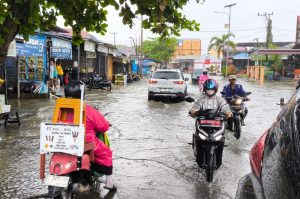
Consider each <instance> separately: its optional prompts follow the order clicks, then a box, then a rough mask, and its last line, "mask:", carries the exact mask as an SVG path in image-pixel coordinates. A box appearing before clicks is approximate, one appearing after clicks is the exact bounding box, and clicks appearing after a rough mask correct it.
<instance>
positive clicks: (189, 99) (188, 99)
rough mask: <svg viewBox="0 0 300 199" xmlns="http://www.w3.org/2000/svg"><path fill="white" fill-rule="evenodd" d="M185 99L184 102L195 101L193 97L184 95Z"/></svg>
mask: <svg viewBox="0 0 300 199" xmlns="http://www.w3.org/2000/svg"><path fill="white" fill-rule="evenodd" d="M185 101H186V102H189V103H192V102H194V101H195V99H194V98H192V97H186V98H185Z"/></svg>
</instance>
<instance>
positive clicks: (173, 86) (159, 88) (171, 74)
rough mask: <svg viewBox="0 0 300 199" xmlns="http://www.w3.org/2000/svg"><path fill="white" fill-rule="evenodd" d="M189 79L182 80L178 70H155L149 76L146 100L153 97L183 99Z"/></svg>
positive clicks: (182, 77)
mask: <svg viewBox="0 0 300 199" xmlns="http://www.w3.org/2000/svg"><path fill="white" fill-rule="evenodd" d="M186 81H189V78H184V76H183V74H182V72H181V71H180V70H179V69H165V70H157V71H154V72H153V73H152V74H151V77H150V80H149V87H148V100H149V101H150V100H152V99H153V98H154V97H172V98H175V97H176V98H178V97H179V98H184V97H185V96H186V95H187V84H186Z"/></svg>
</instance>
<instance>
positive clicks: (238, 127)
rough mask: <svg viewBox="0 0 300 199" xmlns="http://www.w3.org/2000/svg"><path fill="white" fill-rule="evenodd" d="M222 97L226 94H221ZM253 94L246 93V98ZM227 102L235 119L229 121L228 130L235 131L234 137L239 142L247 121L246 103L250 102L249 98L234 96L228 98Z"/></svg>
mask: <svg viewBox="0 0 300 199" xmlns="http://www.w3.org/2000/svg"><path fill="white" fill-rule="evenodd" d="M221 94H222V96H223V97H225V94H224V93H223V92H221ZM250 94H251V92H246V96H248V95H250ZM226 101H227V102H228V104H229V106H230V110H231V112H232V113H233V117H232V118H231V119H229V120H228V121H227V128H228V129H230V130H232V131H234V137H235V138H236V139H237V140H238V139H240V137H241V133H242V122H243V121H244V119H245V104H244V102H245V101H248V98H247V97H240V96H237V95H235V96H233V97H227V98H226Z"/></svg>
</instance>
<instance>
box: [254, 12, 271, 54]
mask: <svg viewBox="0 0 300 199" xmlns="http://www.w3.org/2000/svg"><path fill="white" fill-rule="evenodd" d="M271 15H273V12H272V13H266V12H265V13H264V14H259V13H258V16H260V17H265V18H266V20H267V36H266V48H267V49H269V48H270V44H271V43H272V42H273V34H272V20H271ZM266 60H268V55H266Z"/></svg>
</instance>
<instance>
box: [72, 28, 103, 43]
mask: <svg viewBox="0 0 300 199" xmlns="http://www.w3.org/2000/svg"><path fill="white" fill-rule="evenodd" d="M66 30H67V31H68V33H66V35H68V36H70V37H72V36H73V30H72V29H66ZM81 37H82V38H83V39H84V40H92V41H95V42H101V41H100V40H98V39H97V38H96V37H94V36H93V35H91V34H90V33H88V32H86V31H83V30H82V31H81Z"/></svg>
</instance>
